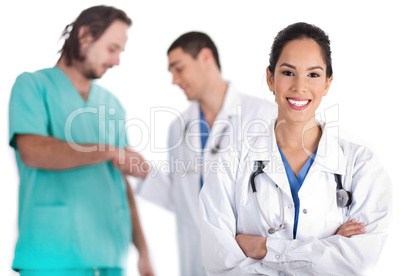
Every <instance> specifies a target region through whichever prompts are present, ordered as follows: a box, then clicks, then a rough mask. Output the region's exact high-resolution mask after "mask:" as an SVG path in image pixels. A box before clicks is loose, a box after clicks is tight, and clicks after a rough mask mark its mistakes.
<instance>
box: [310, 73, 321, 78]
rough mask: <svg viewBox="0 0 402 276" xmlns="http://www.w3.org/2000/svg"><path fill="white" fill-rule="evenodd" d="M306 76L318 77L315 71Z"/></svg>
mask: <svg viewBox="0 0 402 276" xmlns="http://www.w3.org/2000/svg"><path fill="white" fill-rule="evenodd" d="M308 76H309V77H311V78H318V77H319V76H320V75H319V74H317V73H310V74H309V75H308Z"/></svg>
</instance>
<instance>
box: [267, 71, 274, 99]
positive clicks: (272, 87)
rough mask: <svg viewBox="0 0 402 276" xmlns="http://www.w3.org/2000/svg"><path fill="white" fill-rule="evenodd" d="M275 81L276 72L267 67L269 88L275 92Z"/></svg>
mask: <svg viewBox="0 0 402 276" xmlns="http://www.w3.org/2000/svg"><path fill="white" fill-rule="evenodd" d="M274 83H275V81H274V74H272V73H271V71H270V70H269V67H267V84H268V87H269V90H270V91H271V92H274V93H275V85H274Z"/></svg>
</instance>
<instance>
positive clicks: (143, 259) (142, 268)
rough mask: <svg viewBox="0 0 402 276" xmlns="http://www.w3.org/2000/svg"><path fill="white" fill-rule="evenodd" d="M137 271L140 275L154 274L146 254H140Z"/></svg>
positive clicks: (148, 275) (152, 275)
mask: <svg viewBox="0 0 402 276" xmlns="http://www.w3.org/2000/svg"><path fill="white" fill-rule="evenodd" d="M138 271H139V272H140V275H141V276H154V272H153V270H152V266H151V262H150V261H149V257H148V254H141V253H140V257H139V260H138Z"/></svg>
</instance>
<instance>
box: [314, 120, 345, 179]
mask: <svg viewBox="0 0 402 276" xmlns="http://www.w3.org/2000/svg"><path fill="white" fill-rule="evenodd" d="M317 123H318V124H319V125H320V126H321V129H322V136H321V139H320V143H319V144H318V150H317V155H316V157H315V160H314V163H313V165H312V166H311V168H310V171H311V172H314V171H324V172H329V173H335V174H340V175H344V174H345V173H346V160H345V157H344V155H343V150H342V148H341V147H340V146H339V137H338V134H339V133H338V132H337V130H338V129H337V128H327V127H326V124H325V123H321V122H317Z"/></svg>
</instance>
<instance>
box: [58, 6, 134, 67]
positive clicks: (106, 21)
mask: <svg viewBox="0 0 402 276" xmlns="http://www.w3.org/2000/svg"><path fill="white" fill-rule="evenodd" d="M115 20H120V21H122V22H124V23H126V24H127V25H128V26H131V19H130V18H129V17H128V16H127V15H126V13H125V12H124V11H122V10H119V9H116V8H114V7H109V6H94V7H91V8H88V9H86V10H84V11H82V12H81V14H80V15H79V16H78V17H77V19H76V20H75V21H74V22H72V23H71V24H68V25H67V26H66V28H65V29H64V31H63V33H62V35H61V37H65V41H64V45H63V48H61V50H60V51H59V52H60V53H61V55H62V56H65V58H66V64H67V66H70V65H71V62H72V60H73V59H76V60H82V58H81V56H80V44H79V38H78V30H79V29H80V27H82V26H87V27H88V31H87V33H88V34H89V35H91V37H92V38H93V39H94V41H96V40H97V39H98V38H100V37H101V35H102V34H103V33H104V32H105V30H106V29H107V28H108V27H109V26H110V25H111V24H112V23H113V22H114V21H115Z"/></svg>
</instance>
